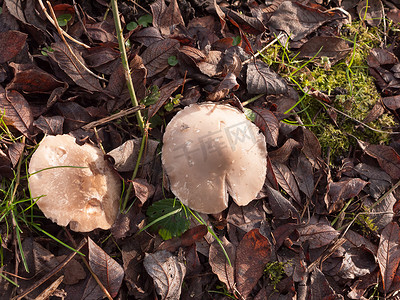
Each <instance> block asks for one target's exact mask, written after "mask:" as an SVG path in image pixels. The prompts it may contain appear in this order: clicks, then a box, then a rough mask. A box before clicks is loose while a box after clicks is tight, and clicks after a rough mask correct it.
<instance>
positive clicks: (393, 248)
mask: <svg viewBox="0 0 400 300" xmlns="http://www.w3.org/2000/svg"><path fill="white" fill-rule="evenodd" d="M377 260H378V264H379V269H380V270H381V276H382V285H383V290H384V291H385V295H386V293H387V292H388V291H389V290H390V287H391V285H392V282H393V279H394V276H395V274H396V271H397V268H398V266H399V263H400V228H399V225H398V224H397V223H395V222H392V223H389V224H388V225H387V226H386V227H385V229H383V231H382V233H381V239H380V241H379V247H378V252H377Z"/></svg>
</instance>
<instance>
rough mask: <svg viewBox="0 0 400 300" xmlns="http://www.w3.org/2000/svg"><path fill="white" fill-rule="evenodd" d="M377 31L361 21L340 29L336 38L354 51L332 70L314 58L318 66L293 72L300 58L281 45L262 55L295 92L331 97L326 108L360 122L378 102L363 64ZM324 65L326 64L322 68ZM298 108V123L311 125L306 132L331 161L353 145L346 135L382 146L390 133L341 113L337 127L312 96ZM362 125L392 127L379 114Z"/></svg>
mask: <svg viewBox="0 0 400 300" xmlns="http://www.w3.org/2000/svg"><path fill="white" fill-rule="evenodd" d="M377 30H378V29H376V28H367V27H365V26H364V25H363V24H362V23H353V24H352V25H351V26H346V27H344V28H343V30H342V36H341V37H342V38H343V39H345V40H347V41H349V42H351V41H355V46H354V43H351V44H352V46H351V47H354V48H353V51H352V52H351V53H350V54H349V55H348V56H347V57H346V58H345V59H344V60H342V61H340V62H339V63H337V64H335V65H334V66H332V67H330V66H329V61H327V60H326V58H316V59H315V62H318V63H319V64H314V63H309V64H307V65H306V66H304V67H303V68H302V69H301V70H299V71H298V72H296V73H295V74H293V71H294V70H296V69H298V68H299V67H300V66H302V65H303V64H304V63H305V60H299V59H296V58H295V55H294V54H293V53H287V51H286V50H285V49H284V47H282V46H280V45H276V46H275V47H272V48H271V49H268V50H267V54H266V55H264V56H263V57H264V59H265V60H266V62H267V63H268V64H270V65H271V66H272V67H273V68H274V69H275V70H277V71H278V72H279V73H280V75H281V76H283V77H286V78H287V79H288V81H289V82H291V83H293V85H294V87H295V88H296V89H297V90H299V91H300V92H301V89H303V90H304V89H305V88H314V89H315V90H317V91H320V92H323V93H325V94H327V95H329V96H333V99H334V100H333V101H332V104H331V105H332V106H333V107H334V108H336V109H338V110H340V111H342V112H344V113H346V114H347V115H349V116H350V117H351V118H354V119H356V120H359V121H363V120H364V118H365V117H366V116H367V115H368V113H369V112H370V111H371V109H372V108H373V106H374V105H375V104H376V103H377V102H378V101H379V100H380V95H379V92H378V91H377V88H376V86H375V84H374V78H373V77H372V76H370V74H369V70H368V65H367V62H366V58H367V56H368V54H369V52H370V50H371V49H372V48H373V47H377V46H379V44H380V43H381V41H380V40H379V39H378V38H377V37H379V35H378V34H377ZM324 63H325V66H321V65H324ZM300 96H301V95H300ZM298 108H299V109H300V112H299V116H300V117H301V119H302V121H303V123H304V124H305V125H306V126H310V127H309V128H310V129H311V130H312V131H313V132H314V133H315V134H316V136H317V138H318V139H319V141H320V144H321V147H322V149H323V150H324V151H325V152H326V151H327V149H330V151H331V155H332V157H334V158H338V157H339V156H341V155H346V152H347V149H348V148H349V146H350V145H351V144H355V139H354V138H351V137H350V135H353V136H356V137H357V138H359V139H360V140H363V141H368V142H370V143H374V144H382V143H387V142H388V140H389V137H390V135H389V134H387V133H380V132H376V131H373V130H370V129H367V128H366V127H364V126H360V125H359V124H358V123H357V122H355V121H354V120H351V118H348V117H346V116H344V115H341V114H337V117H336V123H335V122H333V120H332V118H331V117H330V116H329V114H328V113H327V107H324V105H323V104H321V103H320V102H318V101H317V100H316V99H315V98H313V97H311V96H308V95H305V96H304V97H303V99H302V101H301V102H300V103H299V106H298ZM367 125H369V126H370V127H372V128H375V129H378V130H384V131H386V130H390V129H389V128H390V127H392V126H393V125H395V121H394V119H393V117H392V116H390V115H388V114H383V115H382V116H380V117H379V118H378V119H377V120H375V121H373V122H370V123H368V124H367Z"/></svg>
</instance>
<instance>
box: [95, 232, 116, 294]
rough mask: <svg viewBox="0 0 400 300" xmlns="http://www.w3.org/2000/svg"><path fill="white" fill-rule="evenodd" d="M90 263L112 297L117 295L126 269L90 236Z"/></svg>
mask: <svg viewBox="0 0 400 300" xmlns="http://www.w3.org/2000/svg"><path fill="white" fill-rule="evenodd" d="M88 247H89V265H90V267H91V268H92V270H93V272H94V273H95V274H96V275H97V277H98V278H99V279H100V281H101V283H102V284H103V285H104V287H105V288H106V289H107V290H108V292H109V293H110V295H111V296H112V297H115V296H117V294H118V291H119V289H120V287H121V284H122V280H123V279H124V269H123V268H122V267H121V266H120V265H119V264H118V263H117V262H116V261H115V260H114V259H113V258H112V257H110V256H109V255H108V254H107V253H106V252H104V250H103V249H101V248H100V247H99V246H97V245H96V244H95V243H94V242H93V240H92V239H91V238H88Z"/></svg>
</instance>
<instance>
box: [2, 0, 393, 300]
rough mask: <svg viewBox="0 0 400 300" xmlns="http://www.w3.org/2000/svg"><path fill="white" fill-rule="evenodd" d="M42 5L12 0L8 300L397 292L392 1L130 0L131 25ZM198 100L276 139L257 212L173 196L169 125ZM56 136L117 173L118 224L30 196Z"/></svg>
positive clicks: (5, 29) (5, 3)
mask: <svg viewBox="0 0 400 300" xmlns="http://www.w3.org/2000/svg"><path fill="white" fill-rule="evenodd" d="M50 2H51V4H50ZM50 2H48V1H47V2H44V1H42V0H39V1H36V0H26V1H16V0H0V7H1V8H0V49H1V50H0V110H1V112H2V113H1V118H0V128H1V132H0V179H1V184H0V195H1V196H0V238H1V247H0V299H48V298H51V299H102V298H108V299H301V300H305V299H313V300H314V299H315V300H321V299H400V294H399V291H400V265H399V264H400V227H399V218H398V216H399V210H400V201H399V200H400V188H399V186H400V155H399V154H400V124H399V122H400V115H399V113H400V62H399V59H400V5H399V3H398V1H396V0H369V1H368V0H362V1H360V0H330V1H329V0H328V1H322V0H302V1H285V0H283V1H282V0H275V1H266V2H262V1H256V0H249V1H225V0H222V1H215V0H214V1H211V0H204V1H202V0H171V1H170V2H165V1H164V0H157V1H155V2H153V3H147V2H144V1H141V2H139V3H136V2H134V1H119V2H118V11H119V14H118V16H119V19H120V22H121V24H122V25H121V26H122V31H120V30H116V26H118V24H117V23H118V22H115V21H116V19H115V18H114V16H115V15H116V14H117V13H118V11H117V10H116V8H115V7H112V5H111V4H110V3H109V1H103V0H93V1H81V0H73V1H72V0H71V1H69V0H65V1H58V0H57V1H50ZM111 3H116V1H114V0H113V1H111ZM50 5H51V6H50ZM120 33H122V34H120ZM118 36H120V37H123V40H122V39H120V40H118ZM122 45H124V48H125V49H123V47H122ZM121 54H126V61H124V60H123V59H122V60H121ZM124 63H126V64H124ZM128 65H129V71H128V70H127V66H128ZM127 72H130V76H131V81H132V85H131V86H130V85H129V83H127V80H126V79H127V78H128V77H129V75H127ZM132 87H133V88H132ZM201 102H213V103H215V105H216V106H219V105H220V106H222V105H224V106H226V105H230V106H233V107H235V109H236V110H237V111H241V112H244V113H245V114H246V116H247V118H248V119H249V120H251V121H252V122H253V123H254V124H255V125H257V126H258V128H259V129H260V131H261V132H262V133H263V135H264V136H265V140H266V147H267V150H268V155H267V160H266V163H267V171H266V173H267V174H266V179H265V183H264V185H263V187H262V190H261V191H260V192H259V193H258V196H257V199H255V200H253V201H251V202H250V203H249V204H248V205H246V206H238V205H237V204H236V203H235V201H234V199H232V198H230V200H229V204H228V207H227V209H225V210H224V211H222V212H220V213H217V214H209V215H207V214H201V213H198V212H196V211H194V210H193V209H190V207H187V206H185V205H183V204H182V203H181V202H180V201H179V199H177V198H175V196H174V194H173V193H172V192H171V191H170V189H169V181H168V176H167V175H168V174H166V173H165V170H163V165H162V160H161V156H162V151H161V150H162V144H163V135H164V132H165V128H166V126H167V124H168V123H169V122H170V120H171V119H172V118H173V117H174V116H175V115H176V113H177V112H179V111H182V109H184V107H187V106H189V105H193V104H195V103H201ZM231 129H232V130H233V128H231ZM214 133H215V132H214ZM214 133H211V132H210V135H209V136H205V137H204V136H202V137H197V140H196V141H197V142H198V143H200V144H201V147H202V148H201V149H203V150H204V151H206V154H207V155H209V154H211V152H212V151H214V152H215V151H219V150H220V146H221V145H216V144H212V145H211V144H207V143H205V139H206V138H209V137H214V136H213V134H214ZM218 133H219V132H218ZM61 134H70V135H72V136H74V137H75V138H76V141H77V142H78V143H79V144H84V143H89V144H92V145H95V146H96V147H99V148H101V149H102V151H103V153H104V154H107V155H105V156H104V157H105V159H107V160H108V161H109V162H110V164H111V163H112V164H114V167H115V171H114V174H118V176H119V178H120V179H121V182H122V183H123V184H122V186H123V187H124V188H123V190H122V191H121V194H120V202H119V203H118V206H119V209H118V215H117V217H116V220H115V222H114V224H113V225H112V227H111V228H110V229H108V230H102V229H94V230H92V231H90V232H75V231H73V230H71V228H75V229H76V226H75V225H76V224H74V226H72V225H73V224H72V223H71V224H70V225H69V226H66V227H65V226H59V225H57V224H56V223H54V222H52V221H51V220H50V219H48V218H46V217H45V216H44V214H43V213H42V211H41V210H40V208H39V207H40V203H41V197H32V194H31V193H30V190H29V186H28V183H29V176H30V174H29V172H28V170H29V162H30V159H31V157H32V154H33V153H34V152H35V150H36V149H37V147H38V145H40V142H41V140H42V139H43V138H44V137H45V136H49V135H61ZM242 134H243V132H242ZM236 138H238V139H240V137H239V136H236ZM125 142H128V144H125ZM129 143H130V144H129ZM202 143H204V144H202ZM127 145H128V146H127ZM129 145H134V147H132V146H129ZM207 145H211V146H212V148H207V147H208V146H207ZM203 146H204V147H205V148H203ZM211 146H210V147H211ZM217 146H218V147H217ZM114 149H118V151H119V156H116V155H115V151H114V152H111V153H110V151H111V150H114ZM178 150H179V149H178V148H177V149H176V151H178ZM197 150H199V149H197ZM221 153H222V152H221ZM186 154H187V153H186V152H184V153H183V154H180V153H177V154H176V159H177V160H181V161H183V163H186V160H187V157H186ZM202 154H203V155H204V153H202ZM202 154H201V153H199V155H202ZM221 155H222V154H221ZM126 158H128V159H126ZM180 163H182V162H180ZM61 165H62V164H61ZM78 167H79V166H78ZM61 169H63V168H59V169H57V170H61ZM64 169H70V170H71V169H72V168H64ZM81 171H82V170H81V169H80V168H75V169H74V172H81ZM249 171H251V170H249ZM82 172H83V171H82ZM193 172H196V170H195V169H194V170H193ZM32 176H33V174H32ZM191 176H192V175H191ZM193 176H194V175H193ZM32 178H33V177H32ZM61 181H62V185H63V184H64V181H63V180H61ZM243 181H245V179H244V178H243ZM65 184H70V183H69V182H65ZM43 185H47V187H48V189H49V190H51V189H58V187H57V188H55V186H60V184H59V182H58V185H57V182H54V181H49V182H43ZM53 185H54V186H53ZM79 190H80V188H79V185H76V186H73V185H72V187H71V191H73V192H76V191H78V192H79ZM43 199H44V198H43ZM53 201H57V199H53ZM65 209H69V207H66V208H65ZM107 213H108V212H106V214H107ZM71 214H72V213H71ZM53 220H54V218H53Z"/></svg>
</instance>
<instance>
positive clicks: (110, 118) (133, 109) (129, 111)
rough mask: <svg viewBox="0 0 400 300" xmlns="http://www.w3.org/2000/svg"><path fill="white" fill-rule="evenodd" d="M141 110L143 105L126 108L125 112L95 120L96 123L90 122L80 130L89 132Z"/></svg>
mask: <svg viewBox="0 0 400 300" xmlns="http://www.w3.org/2000/svg"><path fill="white" fill-rule="evenodd" d="M143 108H145V106H144V105H143V104H141V105H139V106H135V107H131V108H128V109H126V110H122V111H120V112H117V113H116V114H113V115H111V116H108V117H105V118H102V119H100V120H97V121H93V122H90V123H89V124H86V125H85V126H83V127H82V129H83V130H89V129H91V128H93V127H96V126H100V125H103V124H106V123H108V122H111V121H114V120H116V119H119V118H122V117H125V116H128V115H130V114H133V113H136V112H137V111H138V110H141V109H143Z"/></svg>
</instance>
